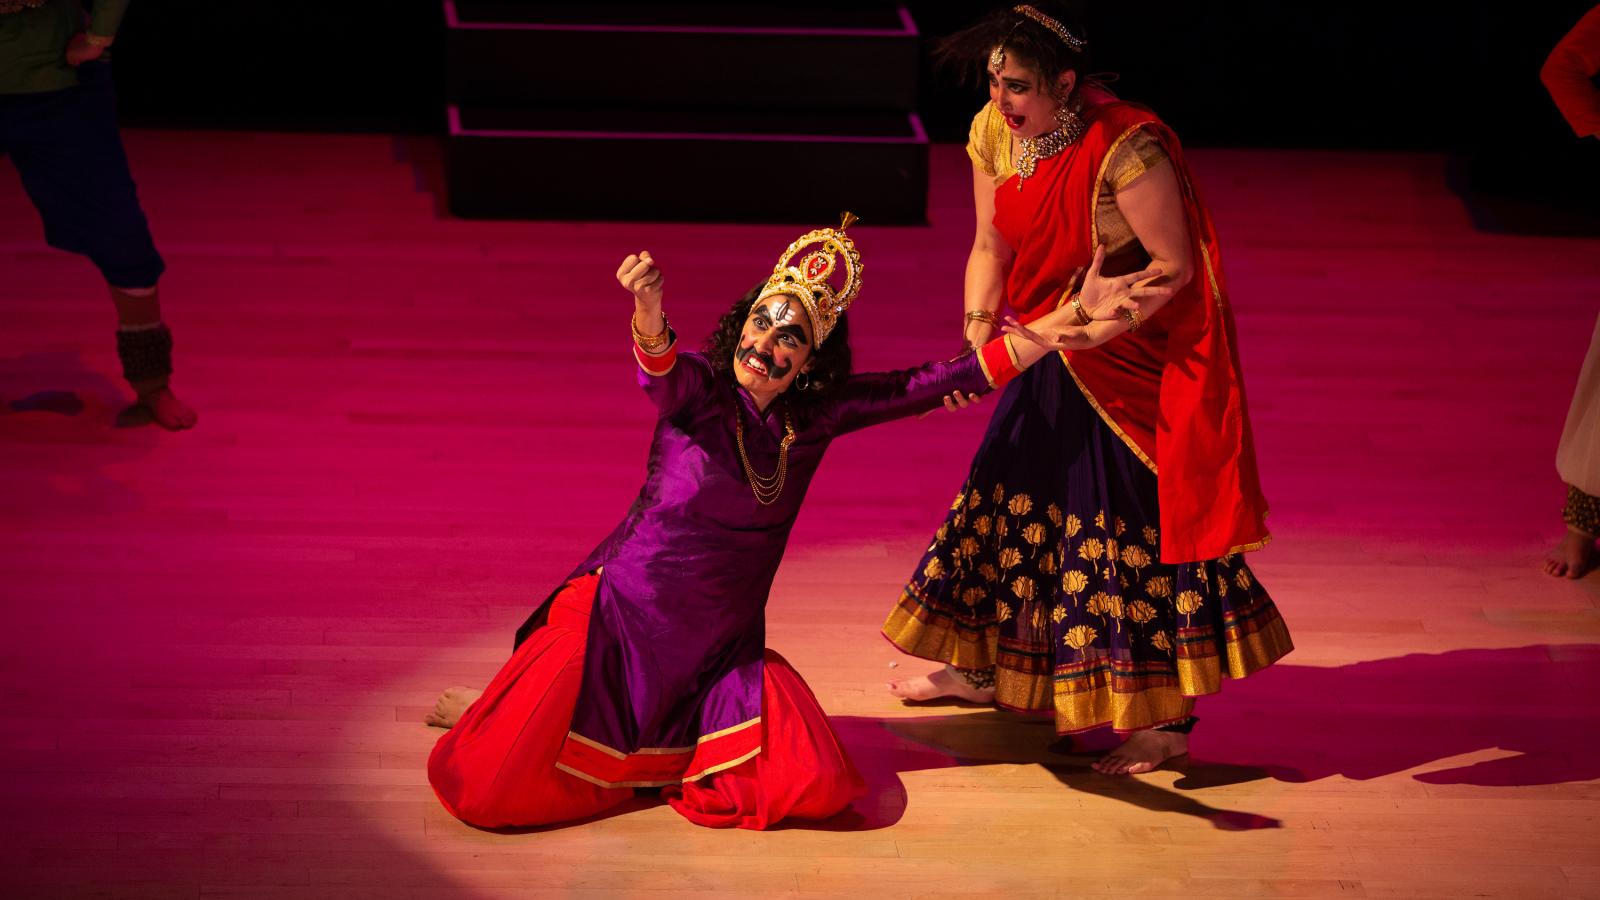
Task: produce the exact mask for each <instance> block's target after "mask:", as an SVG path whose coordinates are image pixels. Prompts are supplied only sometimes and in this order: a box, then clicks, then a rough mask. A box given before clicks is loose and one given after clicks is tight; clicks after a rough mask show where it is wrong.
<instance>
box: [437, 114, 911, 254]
mask: <svg viewBox="0 0 1600 900" xmlns="http://www.w3.org/2000/svg"><path fill="white" fill-rule="evenodd" d="M449 118H450V158H449V166H448V176H449V191H450V208H451V212H453V213H454V214H456V215H458V216H463V217H466V218H536V219H544V218H555V219H566V218H581V219H588V218H600V219H687V220H696V221H760V222H794V223H799V224H805V223H814V222H827V221H831V220H833V219H835V218H837V216H838V214H839V212H840V211H841V210H844V209H849V210H853V211H855V212H856V213H857V214H858V215H860V216H861V217H862V218H863V219H865V220H867V221H870V222H872V223H873V224H877V225H890V224H910V223H920V222H922V221H923V220H924V219H925V217H926V212H927V182H928V142H927V135H926V134H924V133H923V130H922V123H921V122H920V121H919V120H918V118H917V116H916V114H915V113H907V112H887V113H884V112H876V113H875V112H863V111H855V112H848V113H846V112H839V113H815V112H813V113H806V114H791V115H783V116H779V115H775V114H772V113H738V112H720V113H713V112H707V111H662V110H646V111H642V112H638V113H631V114H628V115H627V116H626V117H621V116H619V115H618V114H617V113H615V112H606V111H594V110H574V109H563V108H548V109H506V108H504V107H477V106H457V105H452V106H451V107H450V115H449ZM619 126H620V127H619Z"/></svg>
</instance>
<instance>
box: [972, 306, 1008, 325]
mask: <svg viewBox="0 0 1600 900" xmlns="http://www.w3.org/2000/svg"><path fill="white" fill-rule="evenodd" d="M966 321H968V322H986V323H988V324H989V325H990V326H991V327H994V328H999V327H1000V317H999V316H997V315H995V314H994V313H992V312H989V311H988V310H987V309H969V310H967V315H966Z"/></svg>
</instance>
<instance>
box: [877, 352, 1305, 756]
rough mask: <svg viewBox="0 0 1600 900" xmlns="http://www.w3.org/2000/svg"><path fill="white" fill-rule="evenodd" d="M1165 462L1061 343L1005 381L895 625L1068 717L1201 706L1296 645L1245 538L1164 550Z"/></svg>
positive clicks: (1016, 700) (1027, 702) (1173, 712)
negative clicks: (1064, 355)
mask: <svg viewBox="0 0 1600 900" xmlns="http://www.w3.org/2000/svg"><path fill="white" fill-rule="evenodd" d="M1159 523H1160V516H1159V515H1158V507H1157V492H1156V475H1155V473H1154V472H1153V471H1151V469H1150V467H1149V466H1147V465H1146V464H1145V463H1144V462H1143V461H1141V460H1140V458H1139V457H1138V456H1137V455H1136V454H1135V453H1134V452H1133V451H1132V450H1131V449H1130V448H1129V447H1128V445H1127V444H1125V443H1124V442H1123V440H1122V438H1121V437H1119V436H1118V435H1117V433H1116V432H1115V431H1113V430H1112V429H1111V427H1110V426H1108V425H1107V424H1106V422H1105V421H1104V420H1103V419H1102V418H1101V416H1100V414H1099V412H1098V411H1097V410H1096V409H1095V407H1094V405H1093V404H1092V403H1091V401H1090V400H1089V398H1088V397H1086V396H1085V394H1084V392H1083V390H1082V389H1081V388H1080V387H1079V385H1078V383H1077V381H1076V380H1075V379H1074V378H1073V376H1072V373H1071V372H1070V371H1069V370H1068V369H1067V366H1066V364H1065V363H1064V362H1063V361H1062V359H1061V357H1060V356H1059V355H1053V356H1050V357H1048V358H1047V359H1045V360H1043V361H1041V362H1040V363H1039V364H1037V365H1035V366H1033V367H1032V368H1030V369H1029V370H1028V371H1027V372H1025V373H1023V374H1022V375H1021V376H1020V377H1018V378H1017V379H1016V380H1015V381H1013V382H1012V383H1011V384H1010V385H1009V386H1008V387H1007V388H1006V389H1005V391H1004V393H1003V394H1002V395H1001V398H1000V402H999V404H998V407H997V408H996V410H995V412H994V417H993V419H992V420H991V421H990V423H989V428H988V431H987V432H986V433H985V434H984V438H983V443H982V444H981V445H980V446H979V448H978V453H977V456H976V457H975V458H974V459H973V462H972V468H971V469H970V470H969V472H968V474H967V479H966V483H965V484H964V485H963V486H962V488H961V492H960V493H959V494H958V495H957V496H956V499H955V502H954V503H953V504H951V507H950V511H949V513H948V515H946V517H945V521H944V524H942V525H940V526H939V529H938V531H937V532H936V533H935V534H934V538H933V542H932V544H931V545H930V546H929V547H928V552H927V554H926V555H925V556H923V558H922V561H921V562H920V563H919V564H918V566H917V569H916V571H915V572H913V573H912V576H911V579H910V581H909V582H908V583H907V584H906V587H905V590H904V591H903V592H902V594H901V596H900V599H899V601H898V602H897V603H896V604H895V607H894V609H893V611H892V612H891V613H890V614H889V619H888V621H887V622H886V623H885V624H884V629H883V630H884V635H885V636H886V637H887V638H888V639H889V640H890V641H891V642H892V643H894V644H895V645H896V646H897V647H899V648H900V649H901V650H903V651H904V652H906V653H909V654H912V655H914V656H920V657H923V658H925V659H930V660H934V661H937V662H944V663H949V664H951V665H953V666H956V667H960V668H968V669H990V668H992V669H993V670H994V675H995V700H996V702H997V703H998V704H999V705H1001V706H1003V707H1006V708H1008V709H1014V710H1018V711H1023V712H1050V713H1053V714H1054V715H1055V721H1056V731H1057V732H1058V733H1060V734H1069V733H1073V732H1079V731H1087V730H1089V729H1093V728H1098V727H1101V726H1105V725H1110V726H1111V727H1112V728H1114V729H1116V730H1118V731H1137V730H1140V729H1145V728H1151V727H1156V726H1161V725H1164V724H1170V723H1174V722H1181V721H1183V720H1185V719H1187V718H1188V717H1189V716H1190V715H1191V714H1192V712H1193V709H1194V698H1195V697H1197V696H1200V695H1204V694H1211V693H1215V692H1217V691H1218V690H1220V689H1221V683H1222V678H1223V677H1224V676H1226V677H1229V678H1242V677H1244V676H1246V675H1249V674H1250V673H1252V672H1255V671H1257V670H1259V669H1262V668H1265V667H1266V666H1268V665H1271V664H1272V663H1273V662H1275V661H1276V660H1278V659H1279V658H1281V657H1283V656H1284V655H1285V654H1286V653H1288V652H1289V651H1290V650H1292V649H1293V643H1292V642H1291V641H1290V638H1289V632H1288V629H1287V628H1286V627H1285V625H1284V622H1283V620H1282V618H1280V617H1279V615H1278V610H1277V607H1276V606H1275V605H1274V604H1273V602H1272V598H1271V597H1269V596H1268V595H1267V592H1266V590H1265V589H1264V588H1262V586H1261V584H1260V583H1259V582H1258V581H1257V580H1256V578H1255V575H1254V574H1253V573H1252V572H1251V571H1250V567H1249V566H1248V565H1246V564H1245V561H1244V557H1243V554H1240V553H1234V554H1231V555H1228V556H1224V557H1221V558H1219V559H1207V560H1201V561H1196V562H1187V563H1182V564H1179V565H1166V564H1163V563H1161V562H1160V561H1159V553H1158V552H1157V548H1158V547H1159V546H1160V534H1159V533H1158V531H1157V528H1158V526H1159Z"/></svg>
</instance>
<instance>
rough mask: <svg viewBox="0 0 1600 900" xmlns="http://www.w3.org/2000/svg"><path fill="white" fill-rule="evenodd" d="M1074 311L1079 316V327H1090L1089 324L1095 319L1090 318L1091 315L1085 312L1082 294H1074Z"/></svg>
mask: <svg viewBox="0 0 1600 900" xmlns="http://www.w3.org/2000/svg"><path fill="white" fill-rule="evenodd" d="M1072 311H1073V312H1074V313H1076V314H1077V316H1078V324H1079V325H1084V326H1087V325H1089V323H1091V322H1093V321H1094V319H1091V318H1089V314H1088V313H1086V312H1084V311H1083V295H1082V294H1073V295H1072Z"/></svg>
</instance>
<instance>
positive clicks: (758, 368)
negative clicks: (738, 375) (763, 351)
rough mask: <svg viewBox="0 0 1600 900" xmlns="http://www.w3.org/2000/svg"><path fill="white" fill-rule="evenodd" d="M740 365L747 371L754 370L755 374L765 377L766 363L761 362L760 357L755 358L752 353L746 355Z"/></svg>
mask: <svg viewBox="0 0 1600 900" xmlns="http://www.w3.org/2000/svg"><path fill="white" fill-rule="evenodd" d="M740 365H742V366H744V367H745V369H746V370H747V371H750V372H754V373H755V374H757V375H760V376H761V377H762V378H765V377H767V365H766V363H763V362H762V361H761V360H760V359H757V358H756V355H755V354H754V353H752V354H750V355H749V356H746V357H745V358H744V360H743V361H742V362H741V363H740Z"/></svg>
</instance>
